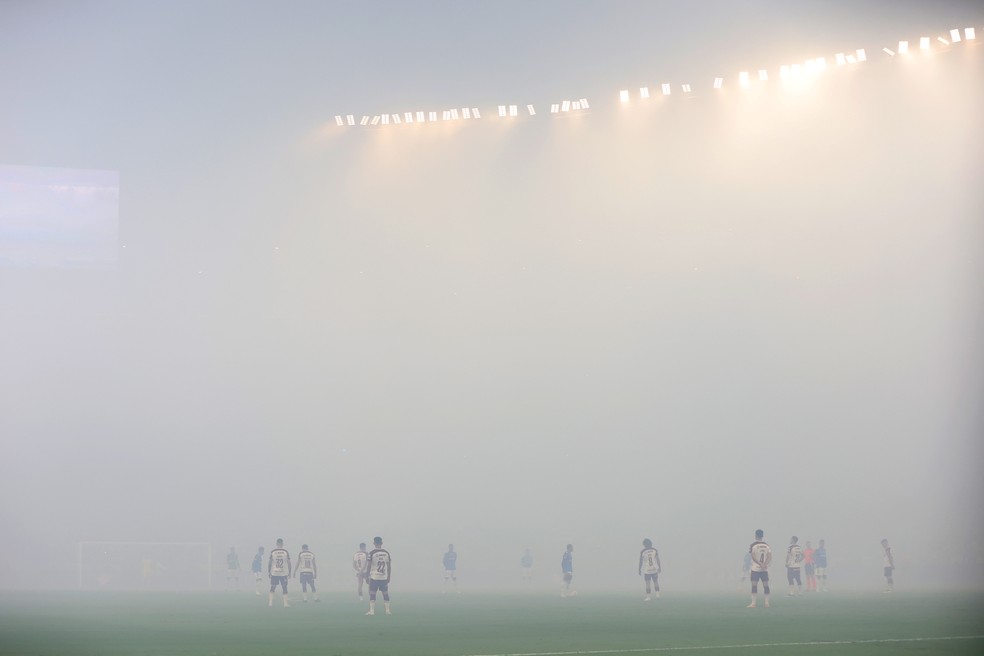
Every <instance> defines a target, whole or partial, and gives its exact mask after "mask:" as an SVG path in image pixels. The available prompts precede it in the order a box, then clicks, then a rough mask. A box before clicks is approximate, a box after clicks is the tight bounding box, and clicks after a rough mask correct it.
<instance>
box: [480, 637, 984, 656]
mask: <svg viewBox="0 0 984 656" xmlns="http://www.w3.org/2000/svg"><path fill="white" fill-rule="evenodd" d="M982 639H984V635H967V636H940V637H937V638H880V639H877V640H814V641H812V642H759V643H749V644H746V645H703V646H696V647H646V648H643V649H595V650H585V651H538V652H527V653H516V654H468V655H467V656H578V655H579V654H650V653H658V652H665V651H709V650H711V649H756V648H759V647H822V646H831V645H878V644H893V643H902V642H937V641H941V640H982Z"/></svg>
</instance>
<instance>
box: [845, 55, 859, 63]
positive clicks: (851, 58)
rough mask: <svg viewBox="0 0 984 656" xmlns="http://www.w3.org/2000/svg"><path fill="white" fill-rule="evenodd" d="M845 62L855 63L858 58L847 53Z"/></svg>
mask: <svg viewBox="0 0 984 656" xmlns="http://www.w3.org/2000/svg"><path fill="white" fill-rule="evenodd" d="M847 63H848V64H857V63H858V60H857V59H855V58H854V55H848V56H847Z"/></svg>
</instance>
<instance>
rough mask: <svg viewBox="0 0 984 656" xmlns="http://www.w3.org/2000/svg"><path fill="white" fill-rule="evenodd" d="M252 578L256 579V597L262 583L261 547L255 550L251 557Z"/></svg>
mask: <svg viewBox="0 0 984 656" xmlns="http://www.w3.org/2000/svg"><path fill="white" fill-rule="evenodd" d="M252 570H253V577H254V578H255V579H256V596H259V595H260V587H261V584H262V583H263V547H260V548H259V549H257V550H256V555H255V556H253V567H252Z"/></svg>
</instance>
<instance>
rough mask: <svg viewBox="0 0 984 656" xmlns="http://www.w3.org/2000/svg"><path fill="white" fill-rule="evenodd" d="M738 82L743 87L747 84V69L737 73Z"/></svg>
mask: <svg viewBox="0 0 984 656" xmlns="http://www.w3.org/2000/svg"><path fill="white" fill-rule="evenodd" d="M738 84H740V85H741V86H743V87H747V86H748V71H742V72H741V73H739V74H738Z"/></svg>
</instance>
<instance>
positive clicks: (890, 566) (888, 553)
mask: <svg viewBox="0 0 984 656" xmlns="http://www.w3.org/2000/svg"><path fill="white" fill-rule="evenodd" d="M881 545H882V549H884V550H885V583H886V584H887V585H888V587H887V588H885V592H894V591H895V581H894V579H893V577H892V573H893V572H894V571H895V558H893V557H892V548H891V547H890V546H888V540H882V541H881Z"/></svg>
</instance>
